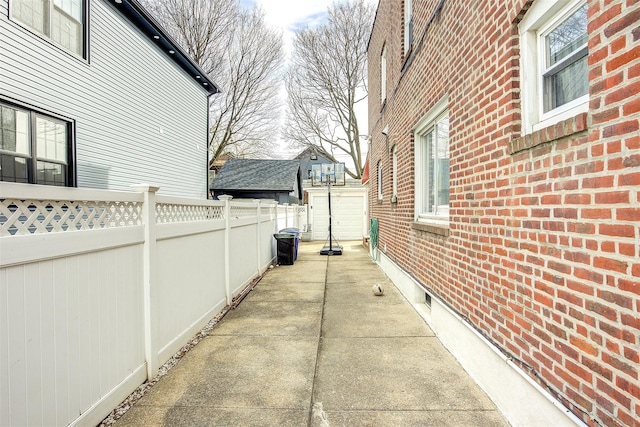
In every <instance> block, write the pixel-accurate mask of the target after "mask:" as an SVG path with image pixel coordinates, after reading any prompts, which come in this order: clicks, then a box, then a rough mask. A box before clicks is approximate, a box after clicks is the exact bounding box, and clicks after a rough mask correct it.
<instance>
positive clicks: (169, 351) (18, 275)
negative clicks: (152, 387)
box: [0, 183, 306, 426]
mask: <svg viewBox="0 0 640 427" xmlns="http://www.w3.org/2000/svg"><path fill="white" fill-rule="evenodd" d="M133 189H134V192H114V191H101V190H88V189H70V188H57V187H47V186H38V185H24V184H12V183H0V425H2V426H21V425H61V426H63V425H87V426H89V425H96V424H97V423H99V422H100V420H102V419H103V418H104V417H105V416H106V415H107V414H108V413H109V412H110V411H111V410H112V409H113V408H115V407H116V406H117V405H118V404H119V403H120V402H121V401H122V400H124V398H126V397H127V396H128V395H129V394H130V393H131V392H132V391H133V390H134V389H135V388H136V387H137V386H138V385H140V384H142V383H143V382H144V381H145V380H146V379H147V378H152V377H154V376H155V375H156V374H157V372H158V368H159V366H161V365H162V364H163V363H164V362H165V361H167V360H168V359H169V358H170V357H171V356H172V355H173V354H174V353H175V352H176V351H177V350H179V349H180V348H181V347H182V346H183V345H184V344H185V343H186V342H188V341H189V340H190V338H191V337H193V336H194V335H195V334H196V333H197V332H198V331H199V330H200V329H201V328H202V327H203V326H204V325H205V324H206V323H207V322H208V321H209V320H210V319H212V318H213V317H215V316H216V315H217V314H219V313H220V312H222V311H223V309H224V308H225V306H227V305H229V304H231V302H232V299H233V297H234V296H236V295H238V294H239V293H240V292H241V291H242V290H243V289H244V288H245V287H246V286H247V285H248V284H249V283H250V282H251V281H252V280H253V279H254V278H256V277H257V276H259V275H260V274H262V273H263V272H264V270H265V269H266V268H267V267H268V266H269V264H270V263H271V262H272V261H273V259H274V254H275V240H274V239H273V236H272V235H273V233H275V232H277V231H278V230H279V229H282V228H287V227H295V228H303V227H304V225H305V224H303V221H304V218H306V213H305V210H304V208H301V207H298V206H277V205H276V203H275V202H272V201H265V200H262V201H257V200H254V201H251V200H244V201H235V200H230V199H227V200H222V201H208V200H194V199H185V198H176V197H168V196H162V195H159V194H156V191H157V190H158V188H155V187H151V186H148V185H139V186H134V188H133Z"/></svg>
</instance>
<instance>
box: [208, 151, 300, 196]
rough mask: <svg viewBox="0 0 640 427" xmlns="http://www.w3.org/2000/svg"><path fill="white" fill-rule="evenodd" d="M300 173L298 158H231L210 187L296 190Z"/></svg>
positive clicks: (222, 188)
mask: <svg viewBox="0 0 640 427" xmlns="http://www.w3.org/2000/svg"><path fill="white" fill-rule="evenodd" d="M299 173H300V162H299V161H297V160H265V159H229V160H227V162H226V163H225V164H224V166H223V167H222V169H220V172H218V174H217V175H216V178H215V179H214V180H213V182H212V183H211V188H210V189H211V190H252V191H294V190H295V185H296V183H297V177H298V174H299Z"/></svg>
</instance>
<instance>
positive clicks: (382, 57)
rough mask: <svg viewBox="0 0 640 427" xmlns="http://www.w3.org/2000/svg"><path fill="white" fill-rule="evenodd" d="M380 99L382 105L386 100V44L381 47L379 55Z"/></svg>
mask: <svg viewBox="0 0 640 427" xmlns="http://www.w3.org/2000/svg"><path fill="white" fill-rule="evenodd" d="M380 100H381V101H382V104H383V105H384V102H385V101H386V100H387V46H386V45H385V46H384V47H383V48H382V55H380Z"/></svg>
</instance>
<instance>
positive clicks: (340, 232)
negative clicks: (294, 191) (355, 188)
mask: <svg viewBox="0 0 640 427" xmlns="http://www.w3.org/2000/svg"><path fill="white" fill-rule="evenodd" d="M365 199H366V194H365V193H362V192H357V193H352V192H351V193H350V192H340V191H336V190H333V189H332V190H331V214H332V219H331V228H332V231H333V236H334V237H335V238H336V239H338V240H360V239H362V230H363V229H364V221H365V215H366V214H365V201H366V200H365ZM310 202H311V200H310ZM312 203H313V204H312V206H313V208H312V209H311V211H312V220H313V222H312V224H313V227H312V232H313V233H312V236H313V240H326V239H327V238H328V237H329V203H328V197H327V192H326V190H325V191H324V192H322V193H316V194H314V197H313V202H312Z"/></svg>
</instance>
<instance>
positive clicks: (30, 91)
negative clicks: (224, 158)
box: [0, 0, 217, 198]
mask: <svg viewBox="0 0 640 427" xmlns="http://www.w3.org/2000/svg"><path fill="white" fill-rule="evenodd" d="M36 3H37V4H38V5H37V6H34V5H36ZM42 5H44V6H42ZM39 6H42V7H43V9H44V12H43V11H42V10H35V9H36V8H37V7H39ZM49 17H51V18H50V22H47V19H49ZM60 22H62V23H60ZM0 39H1V41H2V42H1V43H0V106H2V108H3V115H2V117H4V120H3V121H2V122H1V123H0V124H1V125H2V126H1V127H0V131H2V133H1V135H4V136H3V139H2V140H0V155H1V156H2V168H0V174H1V176H0V179H1V180H4V181H17V182H31V183H37V184H40V183H46V184H55V185H66V186H72V187H73V186H77V187H85V188H95V189H107V190H130V186H131V185H132V184H138V183H143V182H144V183H151V184H153V185H158V186H159V187H160V188H161V190H160V194H167V195H179V196H185V197H196V198H205V197H206V194H207V138H208V134H207V127H208V122H207V115H208V97H209V96H210V95H212V94H214V93H216V92H217V88H216V86H215V84H214V83H213V82H212V81H211V80H209V79H208V78H207V77H206V76H205V75H204V74H203V72H202V70H200V69H199V68H198V66H197V65H196V64H195V63H194V62H193V61H192V60H190V59H189V58H188V56H187V55H186V54H185V53H184V51H182V50H181V49H180V48H179V47H177V46H176V45H175V43H174V42H173V41H172V40H171V39H170V38H169V37H167V35H166V33H164V32H163V31H162V29H161V28H160V26H159V25H157V23H156V22H155V21H154V20H153V19H152V18H151V17H150V16H149V15H148V13H147V12H146V11H145V10H144V9H143V8H142V7H141V6H140V5H139V3H137V2H136V1H135V0H64V1H59V2H58V1H56V2H55V3H54V2H53V1H47V0H45V1H42V2H30V1H26V0H0ZM21 129H22V131H21ZM21 132H22V133H21ZM14 133H15V135H17V136H15V135H14ZM26 133H28V134H29V135H25V134H26ZM36 134H37V136H35V137H34V136H33V135H36ZM20 138H22V140H21V139H20ZM16 140H17V141H18V142H17V143H16ZM20 141H22V144H21V142H20ZM21 147H22V148H21ZM14 169H15V170H14Z"/></svg>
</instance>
